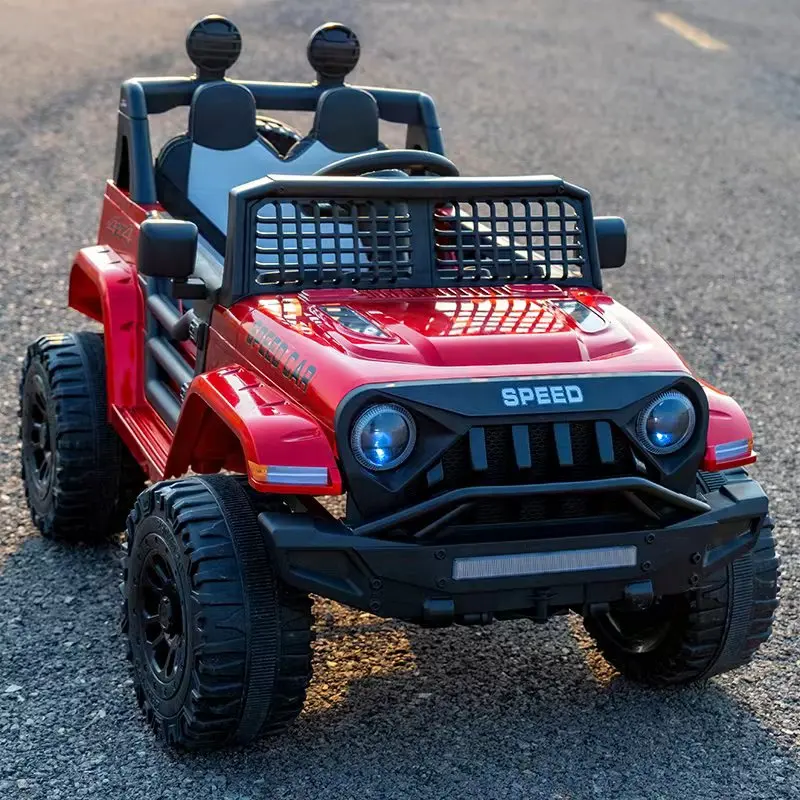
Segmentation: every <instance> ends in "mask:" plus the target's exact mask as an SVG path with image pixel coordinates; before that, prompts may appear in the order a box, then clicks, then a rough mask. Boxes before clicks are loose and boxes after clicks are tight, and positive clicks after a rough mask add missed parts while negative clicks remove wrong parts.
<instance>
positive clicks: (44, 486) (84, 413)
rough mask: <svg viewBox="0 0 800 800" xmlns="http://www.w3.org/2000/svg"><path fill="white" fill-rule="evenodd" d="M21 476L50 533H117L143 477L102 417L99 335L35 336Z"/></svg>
mask: <svg viewBox="0 0 800 800" xmlns="http://www.w3.org/2000/svg"><path fill="white" fill-rule="evenodd" d="M19 393H20V412H19V413H20V440H21V442H22V450H21V457H22V482H23V485H24V487H25V498H26V500H27V502H28V507H29V509H30V513H31V519H32V520H33V523H34V525H36V527H37V528H38V529H39V531H40V532H41V533H42V534H43V535H44V536H47V537H48V538H51V539H61V540H64V541H73V542H74V541H97V540H99V539H102V538H104V537H106V536H109V535H111V534H114V533H117V532H119V531H121V530H122V529H123V527H124V524H125V517H126V515H127V513H128V511H130V508H131V506H132V505H133V501H134V500H135V499H136V496H137V495H138V494H139V492H140V491H141V490H142V488H143V487H144V485H145V475H144V472H143V471H142V469H141V467H140V466H139V465H138V464H137V463H136V461H135V460H134V459H133V457H132V456H131V455H130V452H129V451H128V449H127V448H126V447H125V445H124V444H123V443H122V441H121V440H120V438H119V436H118V435H117V433H116V431H115V430H114V429H113V428H112V427H111V425H110V424H109V422H108V406H107V393H106V365H105V350H104V346H103V337H102V336H101V335H100V334H97V333H87V332H84V333H69V334H52V335H49V336H41V337H40V338H39V339H37V340H36V341H35V342H33V344H31V345H30V346H29V347H28V351H27V354H26V356H25V362H24V364H23V366H22V378H21V380H20V386H19Z"/></svg>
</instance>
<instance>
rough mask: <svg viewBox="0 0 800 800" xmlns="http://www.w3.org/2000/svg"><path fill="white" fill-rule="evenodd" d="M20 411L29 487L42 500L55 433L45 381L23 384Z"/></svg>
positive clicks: (48, 484)
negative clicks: (23, 389)
mask: <svg viewBox="0 0 800 800" xmlns="http://www.w3.org/2000/svg"><path fill="white" fill-rule="evenodd" d="M22 402H23V408H22V458H23V463H24V465H25V477H26V479H27V481H28V484H29V487H30V488H31V489H32V490H33V491H34V492H35V493H36V494H37V495H38V496H39V497H45V496H46V495H47V494H48V493H49V492H50V489H51V488H52V485H53V476H54V474H55V465H54V462H55V452H54V451H55V435H54V434H55V431H54V429H53V424H52V420H51V418H50V411H49V409H48V400H47V391H46V389H45V386H44V381H43V380H42V378H41V377H40V376H39V375H34V376H32V377H31V378H29V379H28V380H27V381H26V382H25V391H24V394H23V401H22Z"/></svg>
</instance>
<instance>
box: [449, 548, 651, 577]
mask: <svg viewBox="0 0 800 800" xmlns="http://www.w3.org/2000/svg"><path fill="white" fill-rule="evenodd" d="M636 563H637V552H636V547H634V546H633V545H631V546H627V547H595V548H591V549H587V550H554V551H552V552H549V553H512V554H508V555H500V556H473V557H469V558H456V559H454V560H453V580H456V581H469V580H477V579H480V578H512V577H515V576H516V577H518V576H521V575H547V574H550V573H556V572H582V571H584V570H592V569H618V568H620V567H635V566H636Z"/></svg>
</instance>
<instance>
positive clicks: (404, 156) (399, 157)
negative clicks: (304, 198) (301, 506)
mask: <svg viewBox="0 0 800 800" xmlns="http://www.w3.org/2000/svg"><path fill="white" fill-rule="evenodd" d="M412 167H420V168H422V169H425V170H427V171H428V172H432V173H434V175H440V176H442V177H443V178H455V177H458V174H459V172H458V167H457V166H456V165H455V164H454V163H453V162H452V161H451V160H450V159H449V158H445V157H444V156H440V155H439V154H438V153H430V152H428V151H427V150H378V151H376V152H370V153H358V154H356V155H354V156H347V157H346V158H341V159H339V161H334V162H333V164H328V165H327V166H324V167H323V168H322V169H318V170H317V171H316V172H315V173H314V174H315V175H363V174H364V173H366V172H378V171H379V170H384V169H411V168H412Z"/></svg>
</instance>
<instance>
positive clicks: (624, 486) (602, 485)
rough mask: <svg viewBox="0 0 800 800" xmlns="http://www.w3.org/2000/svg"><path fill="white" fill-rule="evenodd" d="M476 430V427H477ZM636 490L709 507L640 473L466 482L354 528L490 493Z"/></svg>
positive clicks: (366, 530) (681, 504) (370, 532)
mask: <svg viewBox="0 0 800 800" xmlns="http://www.w3.org/2000/svg"><path fill="white" fill-rule="evenodd" d="M472 430H475V428H473V429H472ZM622 491H636V492H642V493H643V494H648V495H651V496H652V497H656V498H658V499H659V500H662V501H663V502H665V503H668V504H669V505H672V506H675V507H676V508H682V509H685V510H686V511H690V512H692V513H694V514H702V513H704V512H706V511H708V510H709V505H708V503H706V502H705V501H704V500H698V499H697V498H695V497H689V496H688V495H685V494H681V493H680V492H673V491H672V490H671V489H667V488H665V487H664V486H659V484H657V483H653V481H650V480H648V479H647V478H638V477H636V476H630V477H621V478H603V479H601V480H593V481H561V482H559V483H520V484H514V485H510V486H465V487H463V488H461V489H453V490H451V491H449V492H444V493H442V494H438V495H436V496H435V497H431V498H430V499H429V500H425V501H423V502H422V503H417V504H416V505H413V506H409V507H408V508H404V509H402V510H401V511H396V512H395V513H394V514H389V515H387V516H385V517H382V518H381V519H377V520H374V521H373V522H367V523H364V524H363V525H358V526H356V527H355V528H353V533H354V534H356V535H357V536H375V535H376V534H379V533H383V532H384V531H388V530H391V529H392V528H396V527H398V526H400V525H402V524H404V523H406V522H409V521H411V520H414V519H417V518H418V517H422V516H425V515H426V514H430V513H432V512H434V511H438V510H439V509H441V508H446V507H447V506H451V505H456V504H460V503H464V502H467V501H469V500H480V499H482V498H487V497H533V496H536V495H554V494H576V493H587V494H588V493H594V492H622Z"/></svg>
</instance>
